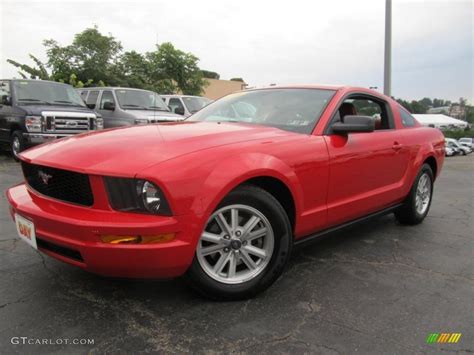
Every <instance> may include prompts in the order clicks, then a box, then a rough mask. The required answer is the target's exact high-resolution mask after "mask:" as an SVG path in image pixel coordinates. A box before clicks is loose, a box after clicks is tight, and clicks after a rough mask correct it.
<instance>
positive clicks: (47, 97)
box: [13, 80, 85, 107]
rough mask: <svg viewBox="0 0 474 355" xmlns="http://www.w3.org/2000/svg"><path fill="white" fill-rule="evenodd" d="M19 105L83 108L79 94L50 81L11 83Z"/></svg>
mask: <svg viewBox="0 0 474 355" xmlns="http://www.w3.org/2000/svg"><path fill="white" fill-rule="evenodd" d="M13 87H14V90H15V96H16V100H17V101H18V103H19V104H22V105H24V104H48V105H74V106H83V107H85V104H84V101H82V99H81V97H80V96H79V94H78V93H77V92H76V90H74V88H73V87H72V86H70V85H66V84H61V83H53V82H50V81H41V80H37V81H27V80H25V81H22V80H19V81H13Z"/></svg>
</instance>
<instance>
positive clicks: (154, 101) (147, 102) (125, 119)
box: [78, 87, 184, 128]
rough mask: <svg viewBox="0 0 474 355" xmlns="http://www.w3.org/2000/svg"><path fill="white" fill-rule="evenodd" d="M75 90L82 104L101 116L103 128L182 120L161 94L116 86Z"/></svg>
mask: <svg viewBox="0 0 474 355" xmlns="http://www.w3.org/2000/svg"><path fill="white" fill-rule="evenodd" d="M78 91H79V93H80V95H81V97H82V99H83V100H84V102H85V103H86V105H87V106H88V107H89V108H91V109H95V110H97V111H98V112H99V113H100V114H101V115H102V117H103V119H104V127H105V128H112V127H121V126H133V125H139V124H149V123H158V122H170V121H171V122H174V121H180V120H183V119H184V117H183V116H180V115H177V114H174V113H173V112H171V111H170V109H169V108H168V106H166V104H165V103H164V102H163V99H162V98H161V96H160V95H158V94H157V93H155V92H153V91H148V90H141V89H132V88H120V87H115V88H114V87H98V88H83V89H78Z"/></svg>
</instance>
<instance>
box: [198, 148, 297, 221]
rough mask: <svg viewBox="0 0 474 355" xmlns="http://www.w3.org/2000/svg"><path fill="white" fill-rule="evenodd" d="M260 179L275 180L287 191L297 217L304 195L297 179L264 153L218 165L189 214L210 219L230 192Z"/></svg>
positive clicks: (248, 154)
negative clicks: (197, 212) (250, 181)
mask: <svg viewBox="0 0 474 355" xmlns="http://www.w3.org/2000/svg"><path fill="white" fill-rule="evenodd" d="M263 176H265V177H272V178H275V179H278V180H280V181H281V182H282V183H284V184H285V185H286V186H287V187H288V189H289V190H290V192H291V194H292V196H293V200H294V201H295V208H296V215H297V216H298V215H299V211H300V210H301V208H302V206H301V205H300V203H299V202H300V201H302V194H303V191H302V189H301V184H300V182H299V180H298V177H297V175H296V174H295V172H294V170H293V169H292V168H291V167H290V166H288V165H287V164H285V163H284V162H283V161H282V160H280V159H278V158H276V157H274V156H272V155H268V154H264V153H242V154H237V155H232V156H230V157H228V158H226V159H225V160H222V161H221V162H219V163H218V164H217V165H216V166H215V167H214V169H213V170H212V172H211V173H210V174H209V176H208V177H207V178H206V180H205V181H204V183H203V185H202V189H201V190H200V192H199V194H198V195H197V196H196V198H195V200H194V202H193V206H192V210H195V211H197V210H200V211H201V213H202V214H203V215H204V216H209V215H210V214H211V213H212V212H213V211H214V210H215V209H216V207H217V206H218V204H219V203H220V202H221V201H222V199H223V198H224V197H225V196H226V195H227V194H228V193H229V192H230V191H232V190H233V189H235V188H236V187H237V186H239V185H240V184H242V183H244V182H245V181H247V180H249V179H252V178H255V177H263Z"/></svg>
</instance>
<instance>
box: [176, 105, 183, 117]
mask: <svg viewBox="0 0 474 355" xmlns="http://www.w3.org/2000/svg"><path fill="white" fill-rule="evenodd" d="M174 113H176V114H177V115H181V116H182V115H184V107H179V106H177V107H175V108H174Z"/></svg>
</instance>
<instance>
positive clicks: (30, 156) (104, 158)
mask: <svg viewBox="0 0 474 355" xmlns="http://www.w3.org/2000/svg"><path fill="white" fill-rule="evenodd" d="M294 134H295V133H290V132H287V131H283V130H280V129H277V128H271V127H265V126H257V125H250V124H238V123H218V122H187V121H185V122H179V123H167V124H162V125H144V126H131V127H121V128H116V129H110V130H104V131H95V132H91V133H85V134H80V135H75V136H71V137H67V138H63V139H59V140H56V141H53V142H51V143H47V144H43V145H41V146H38V147H35V148H32V149H29V150H26V151H24V152H23V153H21V158H22V160H24V161H26V162H30V163H33V164H38V165H45V166H52V167H56V168H59V169H65V170H73V171H78V172H83V173H88V174H96V175H109V176H123V177H134V176H135V175H136V174H137V173H139V172H140V171H142V170H143V169H146V168H147V167H150V166H152V165H155V164H158V163H161V162H163V161H166V160H169V159H173V158H176V157H178V156H181V155H185V154H189V153H193V152H196V151H200V150H204V149H209V148H213V147H217V146H222V145H229V144H234V143H239V142H244V141H250V140H259V139H271V138H277V137H281V136H286V135H294Z"/></svg>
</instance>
